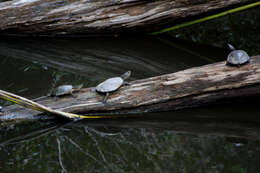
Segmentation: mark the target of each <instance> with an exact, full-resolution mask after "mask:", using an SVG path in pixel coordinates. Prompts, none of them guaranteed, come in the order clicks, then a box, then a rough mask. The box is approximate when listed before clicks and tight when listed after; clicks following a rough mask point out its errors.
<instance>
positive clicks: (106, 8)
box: [0, 0, 252, 36]
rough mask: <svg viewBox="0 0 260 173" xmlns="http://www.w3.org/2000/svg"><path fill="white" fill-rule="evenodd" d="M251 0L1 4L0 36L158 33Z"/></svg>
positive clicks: (51, 0)
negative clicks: (185, 20)
mask: <svg viewBox="0 0 260 173" xmlns="http://www.w3.org/2000/svg"><path fill="white" fill-rule="evenodd" d="M248 2H252V0H200V1H198V0H191V1H187V0H174V1H173V0H158V1H155V0H153V1H152V0H106V1H104V0H96V1H91V0H70V1H67V0H65V1H60V0H13V1H7V2H3V3H0V20H1V22H0V34H6V35H48V36H54V35H75V34H84V35H101V34H102V35H104V34H120V33H129V32H151V31H158V30H159V29H162V28H164V27H167V26H170V25H173V24H176V22H179V21H181V20H183V19H185V18H188V17H194V16H197V15H202V14H205V13H207V12H212V11H214V10H218V9H222V8H228V7H230V6H232V5H238V4H241V3H248Z"/></svg>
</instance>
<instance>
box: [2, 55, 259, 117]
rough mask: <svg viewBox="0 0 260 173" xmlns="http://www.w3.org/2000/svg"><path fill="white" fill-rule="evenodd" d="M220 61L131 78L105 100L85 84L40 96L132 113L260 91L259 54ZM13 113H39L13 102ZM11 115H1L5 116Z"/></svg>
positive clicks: (82, 107)
mask: <svg viewBox="0 0 260 173" xmlns="http://www.w3.org/2000/svg"><path fill="white" fill-rule="evenodd" d="M225 64H226V62H218V63H214V64H209V65H205V66H201V67H194V68H190V69H187V70H183V71H179V72H176V73H172V74H166V75H162V76H156V77H151V78H147V79H142V80H136V81H131V82H130V85H129V86H123V87H122V88H120V89H119V90H118V91H116V92H115V93H113V94H112V95H111V96H110V97H109V99H108V101H107V103H106V104H103V103H102V100H103V98H104V96H103V95H100V94H98V93H96V92H95V90H94V88H85V89H82V90H81V91H80V92H78V93H75V94H76V96H77V97H76V98H74V97H71V96H65V97H60V98H59V99H58V100H57V99H55V98H52V97H43V98H40V99H38V100H37V102H38V103H40V104H43V105H45V106H47V107H50V108H52V109H55V110H59V111H65V112H72V113H89V114H91V113H92V114H96V113H104V114H111V113H112V114H129V113H143V112H158V111H168V110H178V109H183V108H190V107H197V106H202V105H205V104H209V103H214V102H216V101H219V100H223V99H232V98H237V97H248V96H256V95H259V94H260V56H255V57H252V60H251V62H250V63H249V64H247V65H244V66H241V67H230V66H226V65H225ZM4 111H7V112H9V113H10V114H12V115H13V114H14V113H17V116H16V117H14V116H12V118H19V116H20V115H37V114H39V112H37V111H33V110H27V109H24V108H21V107H20V106H16V105H12V106H9V107H7V108H5V109H4ZM6 117H8V116H2V117H0V118H1V119H2V120H4V119H6Z"/></svg>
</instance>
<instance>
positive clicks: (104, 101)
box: [103, 93, 109, 104]
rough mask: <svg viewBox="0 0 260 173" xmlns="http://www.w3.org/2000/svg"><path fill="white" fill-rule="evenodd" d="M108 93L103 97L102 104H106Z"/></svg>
mask: <svg viewBox="0 0 260 173" xmlns="http://www.w3.org/2000/svg"><path fill="white" fill-rule="evenodd" d="M108 96H109V93H106V96H105V97H104V100H103V103H104V104H106V103H107V99H108Z"/></svg>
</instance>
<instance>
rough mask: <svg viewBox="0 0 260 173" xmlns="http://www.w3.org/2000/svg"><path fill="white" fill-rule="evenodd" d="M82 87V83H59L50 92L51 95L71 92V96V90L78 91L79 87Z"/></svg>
mask: <svg viewBox="0 0 260 173" xmlns="http://www.w3.org/2000/svg"><path fill="white" fill-rule="evenodd" d="M82 87H83V84H80V85H75V86H73V85H61V86H59V87H57V88H55V89H54V90H53V91H52V92H51V94H50V95H51V96H62V95H67V94H71V95H72V96H73V92H74V91H79V90H80V89H81V88H82Z"/></svg>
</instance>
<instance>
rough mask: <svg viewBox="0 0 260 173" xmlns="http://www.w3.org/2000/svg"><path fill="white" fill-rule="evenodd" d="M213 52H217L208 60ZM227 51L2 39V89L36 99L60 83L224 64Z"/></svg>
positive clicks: (118, 41)
mask: <svg viewBox="0 0 260 173" xmlns="http://www.w3.org/2000/svg"><path fill="white" fill-rule="evenodd" d="M205 50H207V51H205ZM212 51H215V52H217V53H216V54H212V53H211V55H210V56H209V54H210V53H209V52H212ZM227 51H228V50H225V49H217V50H216V48H214V47H210V46H203V45H201V46H195V45H194V44H192V43H189V44H187V43H185V42H183V41H180V40H176V39H171V40H169V39H168V40H166V39H164V38H163V37H162V38H161V39H156V38H149V37H143V38H140V37H139V38H123V39H122V38H106V39H102V38H87V39H86V38H84V39H80V38H78V39H62V38H61V39H50V38H46V39H41V40H40V41H39V40H38V39H33V38H31V39H28V38H20V39H18V38H13V39H12V38H2V39H1V41H0V57H1V61H0V68H1V69H2V70H1V75H2V76H3V78H1V79H0V87H1V88H2V89H7V90H9V91H12V92H14V91H15V92H18V93H20V94H23V95H24V96H27V95H28V96H29V97H36V96H41V95H46V94H47V93H48V92H49V90H50V89H51V88H53V87H55V86H57V85H61V84H70V83H72V84H80V83H83V84H84V87H91V86H95V85H97V84H98V83H99V82H100V81H103V80H104V79H106V78H108V77H112V76H118V75H121V74H122V73H124V72H125V71H128V70H132V72H133V75H132V76H131V79H130V80H134V79H141V78H146V77H151V76H156V75H161V74H166V73H172V72H176V71H179V70H182V69H186V68H188V67H193V66H199V65H203V64H207V63H209V62H215V61H220V60H223V59H224V57H225V55H226V53H227ZM190 57H192V58H190ZM14 69H15V70H14ZM17 73H19V77H18V76H17ZM4 74H9V75H4ZM32 84H33V85H32Z"/></svg>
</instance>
